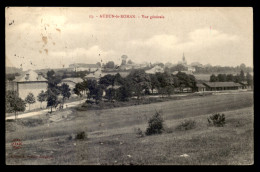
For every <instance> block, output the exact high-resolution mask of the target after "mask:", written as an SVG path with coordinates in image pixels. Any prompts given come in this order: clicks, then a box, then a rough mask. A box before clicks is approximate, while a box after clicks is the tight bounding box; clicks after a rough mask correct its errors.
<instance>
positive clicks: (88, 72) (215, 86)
mask: <svg viewBox="0 0 260 172" xmlns="http://www.w3.org/2000/svg"><path fill="white" fill-rule="evenodd" d="M121 58H122V62H121V64H120V65H115V64H114V62H113V61H109V62H108V63H107V64H104V63H103V64H102V65H101V63H100V62H99V63H97V64H80V63H79V64H71V65H69V68H67V69H65V70H64V69H63V71H65V72H63V77H62V78H63V79H61V81H60V83H58V85H59V86H61V85H62V84H66V85H67V86H68V89H69V90H70V91H69V92H70V93H69V94H70V96H69V97H66V98H68V99H69V98H77V97H78V96H82V95H81V94H78V93H77V90H75V88H76V85H78V84H80V83H83V81H88V80H93V81H96V82H97V83H100V82H99V81H100V79H101V82H102V80H104V78H106V77H107V76H106V75H109V76H115V75H116V74H119V75H120V76H121V77H122V78H126V77H127V76H128V75H129V73H130V72H131V71H134V70H144V71H145V74H147V75H155V74H156V73H157V74H158V73H161V74H162V73H168V74H170V72H169V67H168V68H167V67H165V66H164V64H163V63H154V64H151V63H150V64H149V63H146V64H135V63H133V62H132V61H131V60H128V61H127V58H128V57H127V56H126V55H122V57H121ZM172 66H174V65H172ZM176 66H178V67H179V70H176V71H173V72H172V73H171V74H170V75H172V76H176V75H177V74H178V73H182V74H184V75H187V76H189V75H191V76H193V74H194V73H195V72H196V69H195V67H197V66H198V65H196V66H191V65H188V64H187V61H186V60H185V56H184V54H183V57H182V61H179V62H178V63H177V64H176V65H175V67H176ZM167 69H168V70H167ZM180 69H182V70H180ZM67 71H70V72H69V74H66V72H67ZM58 72H60V71H58ZM58 72H57V74H58ZM82 72H83V75H81V77H79V76H78V77H75V76H74V77H71V76H72V75H73V73H76V74H77V73H82ZM46 74H47V73H45V74H43V72H37V71H33V70H28V71H23V72H22V74H21V75H20V76H16V77H15V78H14V80H6V89H7V91H8V90H10V91H15V92H17V93H18V95H19V97H20V98H22V99H23V100H25V99H26V97H27V96H28V94H29V93H31V94H33V96H34V97H37V96H38V95H39V94H41V93H44V92H46V91H47V88H48V80H47V79H46V78H47V77H46ZM57 74H56V75H57ZM71 74H72V75H71ZM243 75H244V74H243ZM195 76H196V75H195ZM242 78H243V79H242V80H238V81H237V82H233V81H232V80H229V81H226V82H225V81H223V80H222V81H221V82H219V81H214V82H210V79H209V80H198V79H196V78H195V77H193V79H194V80H193V81H191V83H185V82H184V81H183V82H182V83H179V82H180V81H176V80H175V82H178V85H177V84H176V83H174V80H173V81H171V82H170V83H169V85H171V86H172V91H170V94H174V93H192V92H208V91H224V90H247V89H249V90H250V89H251V88H252V76H251V75H250V74H249V75H248V76H247V78H246V76H242ZM151 82H153V81H151ZM101 84H102V83H101ZM110 84H111V85H106V86H107V87H106V88H103V90H102V92H103V93H102V96H103V97H106V91H107V90H108V89H109V88H113V89H119V88H120V84H118V83H115V84H118V85H114V83H110ZM83 90H85V92H84V94H85V95H86V94H87V93H89V92H90V91H89V90H88V89H85V88H83V89H82V90H79V91H80V92H82V91H83ZM145 92H146V95H158V94H159V93H160V90H159V89H158V86H156V85H153V84H152V85H150V86H148V87H147V88H146V87H145V86H144V87H143V89H142V93H145ZM161 92H163V91H162V90H161ZM133 93H134V92H133ZM134 95H135V96H136V94H134ZM57 96H58V95H57ZM34 99H35V98H34ZM59 99H62V96H59ZM46 107H47V102H46V101H39V99H37V100H35V102H34V103H32V104H30V107H29V103H28V104H27V105H26V111H29V110H34V109H42V108H43V109H44V108H46Z"/></svg>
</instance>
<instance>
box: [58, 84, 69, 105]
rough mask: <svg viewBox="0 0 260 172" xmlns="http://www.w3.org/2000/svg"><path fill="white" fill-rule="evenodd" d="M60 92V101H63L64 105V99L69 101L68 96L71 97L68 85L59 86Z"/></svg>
mask: <svg viewBox="0 0 260 172" xmlns="http://www.w3.org/2000/svg"><path fill="white" fill-rule="evenodd" d="M60 90H61V95H62V100H63V103H64V100H65V98H68V99H69V98H70V96H71V93H70V88H69V85H68V84H65V83H63V84H62V85H61V86H60Z"/></svg>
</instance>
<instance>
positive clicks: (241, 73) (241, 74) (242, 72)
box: [239, 70, 245, 81]
mask: <svg viewBox="0 0 260 172" xmlns="http://www.w3.org/2000/svg"><path fill="white" fill-rule="evenodd" d="M239 77H240V80H241V81H244V80H245V73H244V71H243V70H241V71H240V75H239Z"/></svg>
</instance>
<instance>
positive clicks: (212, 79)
mask: <svg viewBox="0 0 260 172" xmlns="http://www.w3.org/2000/svg"><path fill="white" fill-rule="evenodd" d="M209 82H218V77H216V75H214V74H212V75H211V76H210V79H209Z"/></svg>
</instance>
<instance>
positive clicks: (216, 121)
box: [208, 113, 225, 127]
mask: <svg viewBox="0 0 260 172" xmlns="http://www.w3.org/2000/svg"><path fill="white" fill-rule="evenodd" d="M208 123H209V125H214V126H216V127H223V126H224V124H225V115H224V114H222V115H220V114H219V113H217V114H214V115H212V116H210V117H209V118H208Z"/></svg>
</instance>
